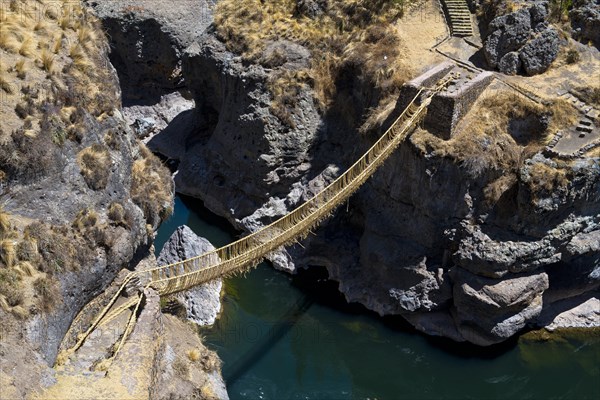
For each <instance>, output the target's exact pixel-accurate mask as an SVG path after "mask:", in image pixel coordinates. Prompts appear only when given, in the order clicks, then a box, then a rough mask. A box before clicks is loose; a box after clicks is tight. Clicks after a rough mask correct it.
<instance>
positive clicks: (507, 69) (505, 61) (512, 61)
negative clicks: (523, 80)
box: [498, 51, 521, 75]
mask: <svg viewBox="0 0 600 400" xmlns="http://www.w3.org/2000/svg"><path fill="white" fill-rule="evenodd" d="M498 70H499V71H500V72H502V73H503V74H506V75H516V74H518V73H519V71H520V70H521V59H520V58H519V53H517V52H516V51H511V52H510V53H507V54H505V55H504V57H502V58H501V59H500V62H499V63H498Z"/></svg>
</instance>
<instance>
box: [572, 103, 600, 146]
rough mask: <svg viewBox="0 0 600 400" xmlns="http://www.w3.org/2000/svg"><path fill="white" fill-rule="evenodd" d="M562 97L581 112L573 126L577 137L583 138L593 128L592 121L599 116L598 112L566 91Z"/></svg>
mask: <svg viewBox="0 0 600 400" xmlns="http://www.w3.org/2000/svg"><path fill="white" fill-rule="evenodd" d="M564 98H565V99H566V100H568V101H570V102H571V103H572V104H573V105H574V106H575V108H577V109H578V110H579V111H580V112H581V113H582V114H583V116H582V118H581V119H580V120H579V123H578V124H577V126H576V127H575V130H576V131H577V133H578V135H579V137H581V138H583V137H585V136H586V135H588V134H590V133H592V131H593V130H594V122H595V121H596V120H597V119H598V118H600V112H598V110H595V109H594V108H593V107H592V106H590V105H588V104H586V103H584V102H583V101H581V100H580V99H578V98H577V97H576V96H573V95H572V94H571V93H566V94H565V95H564Z"/></svg>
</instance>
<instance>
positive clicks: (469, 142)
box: [411, 91, 579, 202]
mask: <svg viewBox="0 0 600 400" xmlns="http://www.w3.org/2000/svg"><path fill="white" fill-rule="evenodd" d="M578 116H579V114H578V111H577V110H576V109H575V108H574V107H573V106H572V105H571V104H570V103H568V102H566V101H564V100H557V101H555V102H554V103H553V104H551V105H549V106H542V105H539V104H537V103H534V102H532V101H530V100H529V99H527V98H525V97H523V96H520V95H515V94H512V93H510V92H504V91H503V92H489V93H487V94H486V93H484V95H483V96H482V98H481V99H480V100H479V101H478V102H477V103H476V104H475V105H474V106H473V109H472V111H471V113H470V116H468V117H467V118H465V120H464V121H462V122H461V125H460V126H459V127H457V133H456V134H455V136H453V137H452V138H451V139H450V140H447V141H445V140H442V139H440V138H438V137H436V136H434V135H432V134H430V133H428V132H425V131H420V132H419V133H418V134H417V135H413V138H412V139H411V140H412V141H413V143H415V144H416V145H417V146H418V147H419V148H421V149H422V150H423V151H435V152H436V154H438V155H441V156H446V157H451V158H454V159H455V160H457V162H459V163H460V164H461V165H462V166H463V168H465V169H466V170H467V171H468V172H469V173H470V174H471V175H472V176H479V175H480V174H481V173H483V172H484V171H485V170H488V169H491V170H497V171H501V172H503V174H508V173H514V172H515V171H516V168H517V167H518V166H519V162H520V160H521V159H522V157H521V154H522V152H524V151H525V152H528V153H531V152H535V151H538V150H539V149H541V148H542V147H543V146H545V144H546V142H547V141H548V138H551V137H552V136H553V135H554V134H555V133H556V132H557V131H558V130H559V129H562V128H565V127H568V126H572V125H573V124H574V123H576V122H577V119H578ZM500 183H502V182H500ZM504 183H506V182H504ZM504 183H502V185H500V186H499V187H502V186H506V185H504ZM496 189H497V188H495V189H494V188H490V189H489V190H491V192H490V193H489V195H490V196H489V198H490V199H491V200H492V202H493V200H494V199H495V198H497V197H498V196H496V195H495V194H494V193H495V192H496Z"/></svg>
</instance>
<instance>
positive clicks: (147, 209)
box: [131, 143, 174, 225]
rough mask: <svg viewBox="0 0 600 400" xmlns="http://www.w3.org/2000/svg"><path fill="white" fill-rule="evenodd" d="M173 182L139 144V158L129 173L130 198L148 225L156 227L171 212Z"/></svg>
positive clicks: (165, 169)
mask: <svg viewBox="0 0 600 400" xmlns="http://www.w3.org/2000/svg"><path fill="white" fill-rule="evenodd" d="M173 190H174V188H173V180H172V178H171V174H170V172H169V170H168V169H167V168H166V167H165V166H164V165H162V162H161V161H160V159H159V158H158V157H156V156H155V155H154V154H152V152H151V151H150V150H148V148H147V147H146V146H144V145H143V144H142V143H140V158H139V159H137V160H136V161H135V162H134V163H133V168H132V171H131V198H132V200H133V202H134V203H135V204H137V205H138V206H139V207H140V208H141V209H142V211H143V212H144V215H145V217H146V220H147V221H149V223H150V224H152V225H156V224H158V223H159V222H160V221H162V220H165V219H166V218H167V217H168V216H170V215H171V213H172V212H173V205H172V198H173Z"/></svg>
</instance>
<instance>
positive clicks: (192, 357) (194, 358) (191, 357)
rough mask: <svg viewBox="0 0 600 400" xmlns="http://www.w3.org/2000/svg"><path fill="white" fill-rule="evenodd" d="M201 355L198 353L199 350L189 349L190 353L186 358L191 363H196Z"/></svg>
mask: <svg viewBox="0 0 600 400" xmlns="http://www.w3.org/2000/svg"><path fill="white" fill-rule="evenodd" d="M201 355H202V354H201V353H200V350H198V349H191V350H190V351H188V352H187V356H188V358H189V360H190V361H191V362H196V361H198V360H200V356H201Z"/></svg>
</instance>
